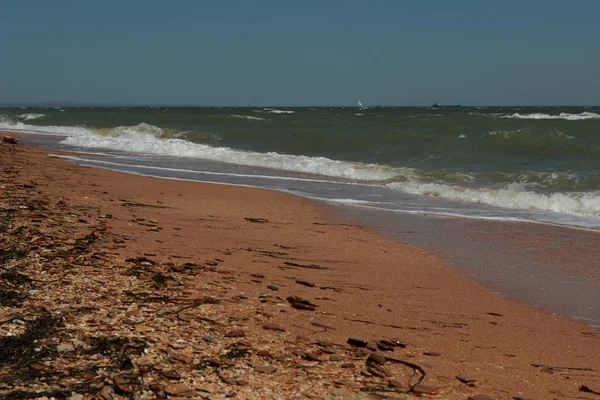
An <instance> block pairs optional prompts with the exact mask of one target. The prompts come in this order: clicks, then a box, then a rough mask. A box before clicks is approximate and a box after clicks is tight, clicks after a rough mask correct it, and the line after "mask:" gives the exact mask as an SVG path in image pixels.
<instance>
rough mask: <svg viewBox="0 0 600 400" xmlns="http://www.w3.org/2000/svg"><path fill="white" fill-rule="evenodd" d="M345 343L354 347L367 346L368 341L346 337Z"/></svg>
mask: <svg viewBox="0 0 600 400" xmlns="http://www.w3.org/2000/svg"><path fill="white" fill-rule="evenodd" d="M347 343H348V344H349V345H350V346H354V347H367V344H369V342H367V341H366V340H362V339H354V338H348V340H347Z"/></svg>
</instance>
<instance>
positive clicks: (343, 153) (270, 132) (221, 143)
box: [0, 106, 600, 329]
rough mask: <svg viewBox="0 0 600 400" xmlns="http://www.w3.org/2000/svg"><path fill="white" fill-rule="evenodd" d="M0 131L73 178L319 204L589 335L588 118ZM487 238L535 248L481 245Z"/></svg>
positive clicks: (391, 113) (59, 121) (100, 118)
mask: <svg viewBox="0 0 600 400" xmlns="http://www.w3.org/2000/svg"><path fill="white" fill-rule="evenodd" d="M0 130H8V131H15V132H26V133H34V134H35V135H27V136H23V137H21V139H20V140H21V141H23V143H25V144H31V145H34V146H38V147H44V148H48V149H51V150H52V149H54V150H67V151H72V152H77V154H73V155H67V156H62V157H65V158H67V159H69V160H70V161H72V162H75V163H77V164H81V165H86V166H91V167H99V168H107V169H112V170H117V171H123V172H128V173H132V174H138V175H146V176H156V177H163V178H171V179H182V180H192V181H203V182H214V183H221V184H234V185H244V186H253V187H261V188H268V189H275V190H279V191H284V192H288V193H293V194H296V195H300V196H304V197H307V198H311V199H316V200H322V201H324V202H326V203H327V204H329V205H332V207H333V208H337V209H339V210H342V212H343V214H344V215H345V216H346V217H348V216H349V217H350V218H351V219H353V220H357V221H359V223H361V224H364V225H368V226H372V227H375V228H377V229H380V230H382V231H383V233H384V234H388V235H390V236H392V237H393V238H395V239H396V240H398V241H401V242H405V243H406V242H408V243H413V244H416V245H419V246H426V247H429V248H431V247H432V248H434V250H435V252H436V254H440V255H441V256H443V257H444V258H445V259H446V260H447V261H448V262H449V264H450V265H451V267H454V268H457V269H461V270H464V271H466V272H467V273H468V274H469V275H470V276H471V277H473V278H474V279H475V280H476V281H478V282H481V283H483V284H485V285H487V286H489V287H490V288H492V289H493V290H495V291H496V292H497V293H499V294H500V295H507V296H509V297H513V298H516V299H519V300H521V301H525V302H527V303H529V304H531V305H533V306H535V307H540V308H542V309H544V310H548V311H551V312H556V313H559V314H562V315H566V316H569V317H571V318H575V319H578V320H581V321H583V322H585V323H587V324H588V325H590V326H592V327H594V328H598V329H600V268H598V267H597V265H596V264H594V262H596V261H595V260H597V259H598V258H600V247H599V246H596V245H595V243H596V241H597V237H596V234H600V232H598V231H600V107H362V108H358V107H234V108H231V107H158V106H156V107H12V108H10V107H4V108H0ZM456 221H459V222H456ZM460 221H471V222H468V223H464V222H462V223H461V222H460ZM514 222H524V223H525V224H514ZM490 223H491V224H494V226H495V228H494V229H495V232H496V233H497V235H496V236H495V237H501V236H504V237H505V238H506V237H507V233H508V237H510V236H511V232H515V234H516V233H519V234H521V233H527V232H524V230H523V229H521V228H517V227H516V226H517V225H518V226H522V225H526V226H531V227H534V228H531V229H529V230H528V232H529V233H528V235H529V236H527V237H529V238H532V237H533V240H528V241H527V244H526V245H523V246H514V245H512V244H511V243H509V242H507V241H506V240H505V241H504V243H503V242H502V241H492V242H490V241H489V240H487V239H486V234H488V233H489V232H491V231H490V230H489V228H487V227H485V226H484V225H485V224H488V226H489V224H490ZM473 224H475V225H473ZM476 224H479V225H476ZM482 224H483V225H482ZM544 225H551V226H552V227H553V228H556V226H559V227H563V228H567V231H572V230H574V231H577V232H580V233H578V235H579V236H578V237H579V239H573V237H569V235H568V234H567V235H566V236H565V235H563V233H560V234H555V233H554V232H552V233H548V232H547V231H544V230H543V229H542V230H536V229H537V228H536V227H543V226H544ZM482 226H483V227H482ZM560 229H562V228H560ZM525 231H527V230H525ZM475 233H478V234H475ZM538 237H539V240H538ZM548 237H550V240H546V239H544V238H548ZM574 241H576V242H577V243H578V244H580V245H584V244H585V245H584V246H583V247H582V248H583V250H581V251H573V248H574V247H573V246H574ZM586 243H587V244H586ZM544 246H550V248H548V247H544ZM597 249H598V250H597ZM548 250H552V252H553V253H552V254H563V255H564V256H563V257H546V258H544V259H540V257H539V254H543V253H548V254H550V252H549V251H548ZM573 254H575V256H572V255H573ZM540 260H542V261H540ZM584 263H587V264H586V265H588V264H589V265H592V267H591V268H588V269H587V270H585V271H583V270H582V265H583V264H584ZM593 265H596V266H595V267H594V266H593Z"/></svg>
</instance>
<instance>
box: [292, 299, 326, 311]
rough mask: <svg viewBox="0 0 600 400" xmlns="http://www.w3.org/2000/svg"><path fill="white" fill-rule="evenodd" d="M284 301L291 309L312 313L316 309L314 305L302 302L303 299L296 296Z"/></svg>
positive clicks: (305, 301)
mask: <svg viewBox="0 0 600 400" xmlns="http://www.w3.org/2000/svg"><path fill="white" fill-rule="evenodd" d="M286 300H287V301H288V303H290V305H291V306H292V307H294V308H296V309H298V310H308V311H314V310H316V308H317V307H318V306H317V305H316V304H313V303H311V302H310V301H308V300H304V299H303V298H301V297H298V296H288V297H287V298H286Z"/></svg>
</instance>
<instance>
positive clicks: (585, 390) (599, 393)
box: [579, 385, 600, 395]
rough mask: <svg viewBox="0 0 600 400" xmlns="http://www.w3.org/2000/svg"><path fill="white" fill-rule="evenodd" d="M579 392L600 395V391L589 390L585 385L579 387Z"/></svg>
mask: <svg viewBox="0 0 600 400" xmlns="http://www.w3.org/2000/svg"><path fill="white" fill-rule="evenodd" d="M579 391H580V392H584V393H593V394H597V395H600V390H594V389H590V387H589V386H587V385H581V386H580V387H579Z"/></svg>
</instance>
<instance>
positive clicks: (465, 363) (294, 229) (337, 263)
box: [0, 144, 600, 399]
mask: <svg viewBox="0 0 600 400" xmlns="http://www.w3.org/2000/svg"><path fill="white" fill-rule="evenodd" d="M47 153H48V152H47V151H44V150H40V149H34V148H27V147H24V146H21V145H8V144H4V145H2V147H0V174H2V173H3V171H6V170H8V169H11V168H17V169H18V174H17V175H18V176H17V178H16V179H17V181H18V182H20V183H27V182H35V191H36V192H39V193H40V194H44V195H45V196H47V197H48V198H50V199H52V201H53V202H59V201H60V200H63V201H64V202H65V203H67V204H70V205H71V207H72V209H73V210H79V211H74V216H73V220H74V221H76V220H78V219H82V218H85V220H86V223H87V224H92V225H93V224H94V223H95V222H94V221H98V218H99V216H101V215H112V218H110V219H107V220H106V228H107V229H108V230H109V231H110V232H113V233H114V234H115V235H120V236H123V237H126V238H134V240H125V241H124V243H123V244H122V245H121V246H119V247H114V248H111V250H110V251H111V252H114V254H115V256H116V257H118V258H119V259H122V260H124V259H125V258H128V257H136V256H140V255H143V254H151V255H154V256H151V258H152V259H153V260H155V261H157V262H159V263H169V262H171V263H174V264H179V263H183V262H194V263H204V262H206V261H208V260H215V259H217V260H218V266H217V269H218V270H220V271H223V273H224V275H222V277H228V279H229V280H228V282H227V285H226V286H223V289H222V291H221V292H220V295H221V296H229V297H231V296H238V295H240V294H241V296H240V298H241V299H242V300H244V299H247V300H246V301H255V302H257V304H259V305H260V303H259V301H260V295H261V293H267V294H270V295H276V296H278V297H279V298H280V299H285V298H286V297H288V296H292V295H296V296H300V297H302V298H304V299H307V300H310V301H311V302H313V303H315V304H317V305H318V307H317V309H316V310H315V311H306V310H297V309H294V308H292V307H289V304H288V303H287V302H286V301H285V300H282V301H279V302H273V303H271V302H269V303H266V302H265V307H267V306H268V308H269V310H268V311H269V312H268V321H269V322H272V323H275V324H277V325H278V326H282V327H284V328H285V329H286V333H285V334H286V335H287V336H286V337H287V338H288V339H286V340H288V341H289V342H290V343H291V342H293V341H294V340H296V338H297V337H298V336H301V337H308V338H310V339H311V340H312V339H314V340H325V339H327V340H330V341H333V342H335V343H339V344H344V343H345V342H346V340H347V339H348V338H349V337H352V338H359V339H365V340H372V339H375V340H378V339H381V338H398V339H400V340H402V341H403V342H405V343H406V345H407V346H406V348H397V349H396V350H395V351H394V353H393V357H396V358H399V359H402V360H405V361H408V362H410V363H414V364H417V365H419V366H421V367H422V368H423V369H424V370H425V371H426V377H425V380H424V382H423V384H425V385H428V386H432V387H435V388H437V390H438V393H437V394H435V395H432V398H444V399H467V398H468V397H469V396H474V395H476V394H487V395H488V396H490V397H491V398H494V399H510V398H513V396H522V397H524V398H532V399H554V398H556V399H562V398H578V399H600V396H599V395H597V394H594V393H586V392H580V391H579V389H580V387H581V386H582V385H586V386H587V387H589V388H592V389H594V388H595V389H596V390H600V372H599V369H600V332H598V331H594V330H593V329H592V328H590V327H588V326H586V325H583V324H580V323H577V322H574V321H572V320H569V319H567V318H563V317H559V316H556V315H551V314H549V313H545V312H540V311H538V310H534V309H532V308H530V307H528V306H526V305H524V304H520V303H518V302H515V301H512V300H510V299H507V298H503V297H500V296H498V295H496V294H494V293H492V292H491V291H490V290H488V289H486V288H484V287H482V286H480V285H478V284H475V283H473V282H472V281H470V280H469V279H467V278H466V277H465V275H464V274H462V273H459V272H456V271H454V270H450V269H449V268H447V267H446V266H445V265H444V264H443V263H442V262H441V260H440V259H439V258H438V257H436V256H435V255H431V254H429V253H428V252H427V251H425V250H423V249H420V248H416V247H411V246H408V245H404V244H399V243H395V242H394V241H392V240H390V239H388V238H385V237H383V236H379V235H377V234H375V233H373V232H372V231H370V230H369V229H367V228H364V227H360V226H354V225H345V224H341V223H339V222H338V221H336V220H334V219H332V218H330V217H329V216H328V215H327V213H326V212H325V211H324V209H322V208H320V207H319V206H318V205H317V204H315V203H313V202H312V201H309V200H306V199H303V198H300V197H295V196H293V195H289V194H284V193H280V192H276V191H269V190H260V189H253V188H246V187H235V186H228V185H216V184H204V183H192V182H182V181H173V180H164V179H154V178H148V177H140V176H133V175H128V174H124V173H118V172H112V171H107V170H100V169H92V168H87V167H81V166H76V165H73V164H70V163H69V162H67V161H65V160H62V159H57V158H50V157H48V156H47ZM3 182H4V183H2V185H3V186H0V201H2V198H3V197H4V196H5V193H6V191H7V190H9V187H8V186H7V185H9V184H8V183H6V182H5V181H3ZM10 185H12V183H11V184H10ZM128 204H129V206H128ZM136 205H137V206H136ZM155 206H156V207H155ZM78 207H79V208H78ZM81 207H83V208H81ZM82 210H83V211H82ZM86 210H87V211H86ZM248 218H250V220H249V219H248ZM252 218H254V219H265V220H267V222H265V223H260V222H261V221H262V220H252ZM141 219H143V221H142V220H141ZM150 220H153V221H158V222H153V223H152V224H149V225H144V223H146V222H148V221H150ZM149 226H150V227H149ZM153 226H158V227H160V230H158V229H151V228H152V227H153ZM78 229H79V228H78ZM81 229H85V227H83V228H81ZM4 239H6V237H4ZM0 247H2V244H1V243H0ZM251 274H255V275H256V274H261V275H264V278H256V277H253V276H252V275H251ZM256 276H258V277H260V275H256ZM111 279H112V278H111ZM178 279H179V280H180V281H182V282H183V283H184V284H185V287H186V290H191V291H193V290H194V289H197V290H202V287H203V285H206V284H207V283H209V282H210V281H211V279H213V277H212V276H209V275H202V276H194V277H192V276H187V275H182V276H179V277H178ZM298 280H305V281H309V284H310V283H314V285H315V286H314V287H311V286H306V285H304V284H301V283H297V281H298ZM268 285H275V286H277V288H278V290H277V291H271V290H269V289H268V288H267V286H268ZM52 290H55V291H57V292H60V291H61V290H63V289H62V288H61V286H60V285H57V286H55V287H54V288H53V289H52ZM81 296H84V297H85V296H86V293H85V292H82V293H81ZM132 301H133V300H132ZM83 302H84V303H85V299H84V300H83ZM125 306H127V304H125ZM4 311H5V312H7V311H6V310H4ZM247 317H249V318H250V319H249V321H247V322H246V323H245V324H243V326H244V329H246V330H248V331H249V332H254V334H255V335H256V337H260V336H261V335H264V332H265V331H264V330H263V328H262V327H261V325H260V324H258V325H257V324H255V323H254V321H255V320H258V319H257V318H258V317H257V316H256V315H248V316H247ZM261 318H262V317H261ZM0 319H1V318H0ZM150 319H151V318H150ZM263 322H264V321H263ZM314 322H316V323H317V324H316V325H315V324H312V323H314ZM319 324H323V325H327V326H328V327H330V328H328V329H325V328H322V327H321V326H322V325H321V326H319ZM1 328H2V326H0V329H1ZM98 329H102V328H101V327H98ZM0 332H1V330H0ZM4 334H6V332H4ZM197 334H198V335H199V336H200V337H201V336H202V335H204V334H206V333H205V332H202V331H198V332H197ZM249 337H255V336H252V335H251V334H249ZM303 339H304V338H303ZM318 363H321V364H326V363H328V362H319V361H317V364H318ZM329 363H331V362H329ZM356 364H357V368H355V369H353V370H352V371H350V372H349V371H348V370H346V369H343V368H339V369H335V368H334V369H331V368H329V367H328V368H329V369H327V371H328V373H327V375H326V377H322V376H321V377H315V378H307V379H315V381H314V382H311V381H310V380H309V381H308V382H305V383H307V384H308V386H310V385H312V384H313V383H315V386H318V385H316V380H317V379H326V380H329V381H330V382H335V381H336V380H344V379H346V381H347V382H350V381H351V382H352V385H350V384H348V387H349V389H350V392H349V393H353V395H357V394H358V393H359V391H358V388H359V387H360V386H361V382H362V380H363V379H365V380H366V381H369V382H372V381H374V380H375V381H377V380H378V381H379V382H381V384H382V386H386V385H387V382H388V380H390V379H395V377H385V378H378V377H370V376H368V374H366V375H365V374H364V373H362V372H361V371H364V368H363V367H362V365H364V363H363V364H360V363H359V362H357V363H356ZM279 368H281V369H283V368H285V367H284V366H279ZM290 368H292V367H290ZM316 368H319V366H317V367H316ZM348 374H352V377H350V378H349V375H348ZM411 374H412V373H410V374H407V375H406V376H404V377H396V378H397V379H401V380H402V379H405V380H406V382H405V384H406V387H408V386H409V384H410V382H409V379H408V378H410V375H411ZM458 375H468V376H470V377H473V378H475V379H476V380H477V382H476V383H475V384H473V385H472V386H470V385H467V384H465V383H461V382H460V381H459V380H457V379H456V376H458ZM0 376H1V375H0ZM416 376H418V374H417V375H416ZM407 377H408V378H407ZM268 379H269V380H271V381H274V382H277V380H278V379H282V381H281V385H284V386H285V385H288V384H290V381H289V377H288V378H286V379H283V378H281V377H278V375H277V374H272V375H270V376H269V378H268ZM414 380H415V379H413V380H412V382H414ZM199 385H201V383H199ZM222 385H224V386H225V387H226V386H227V383H222ZM298 385H300V384H298ZM332 385H333V384H332ZM300 386H301V385H300ZM300 386H298V389H293V390H297V393H298V395H300V394H301V393H304V394H306V396H310V394H308V392H309V391H302V390H301V389H300V388H299V387H300ZM305 386H306V385H305ZM326 386H327V385H326ZM326 386H325V387H326ZM319 387H321V386H319ZM334 387H336V386H335V385H333V386H331V388H332V390H333V388H334ZM197 389H198V388H197ZM224 390H225V389H224ZM228 390H230V391H231V390H232V389H228ZM293 390H292V391H290V392H286V393H292V392H293ZM323 393H325V392H319V393H317V394H316V395H319V396H321V395H322V394H323ZM334 394H335V393H334ZM337 394H341V392H337ZM382 394H387V395H394V393H382ZM215 395H216V394H215ZM278 396H279V397H277V396H275V395H274V396H273V397H277V398H287V397H286V396H287V395H278ZM290 396H291V395H290ZM397 396H400V397H401V396H403V395H397ZM263 397H264V395H263ZM237 398H251V397H250V395H249V394H248V393H246V392H240V393H238V397H237ZM289 398H295V395H294V397H289ZM402 398H404V397H402Z"/></svg>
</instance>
